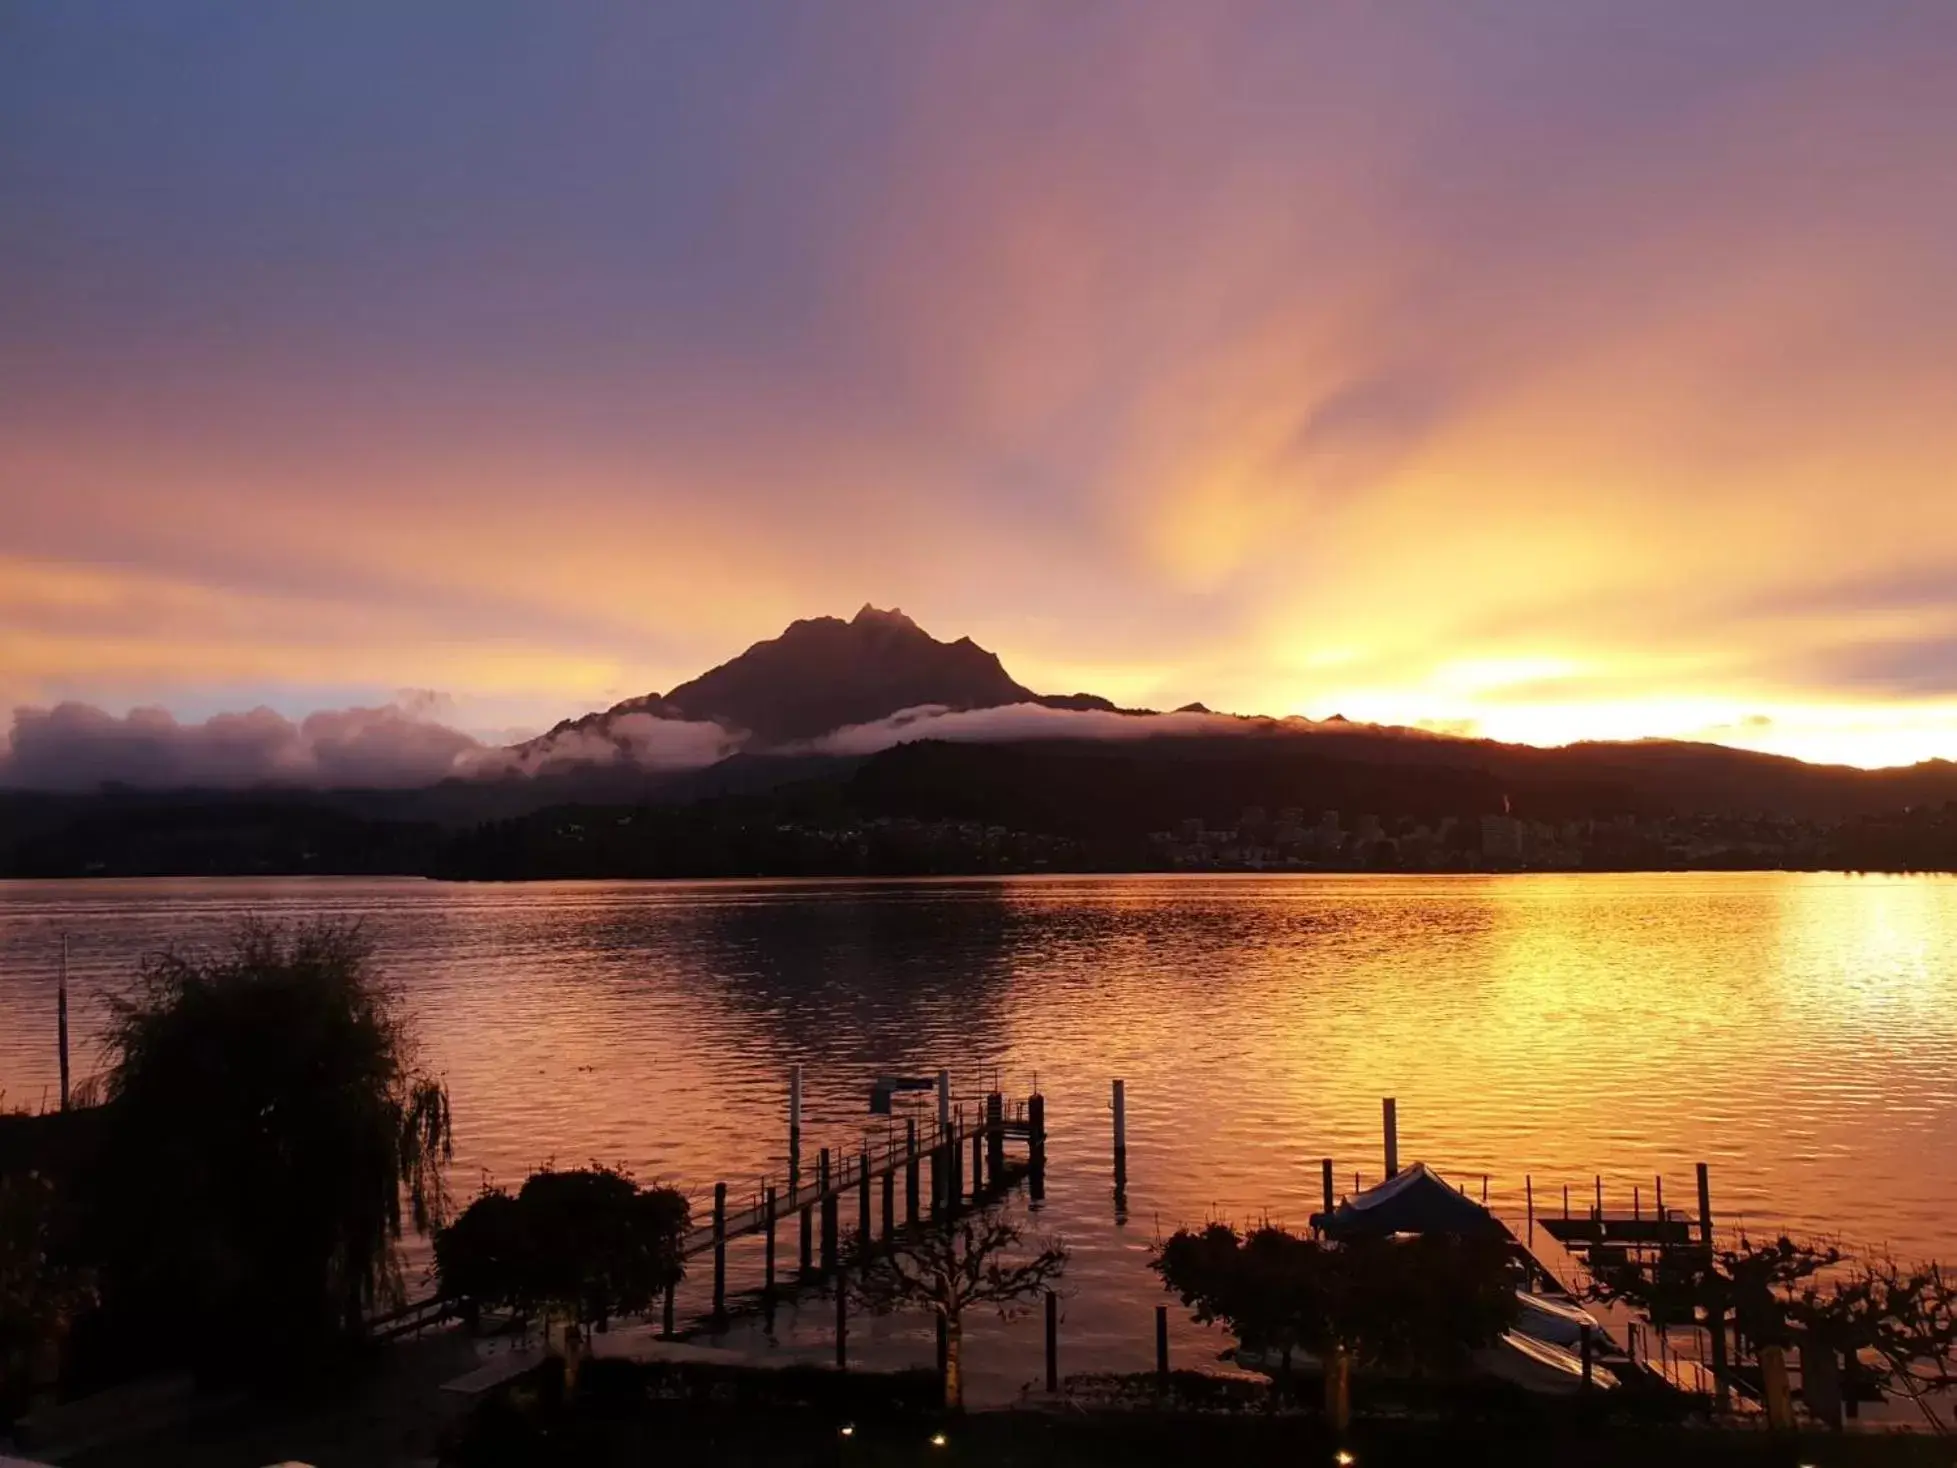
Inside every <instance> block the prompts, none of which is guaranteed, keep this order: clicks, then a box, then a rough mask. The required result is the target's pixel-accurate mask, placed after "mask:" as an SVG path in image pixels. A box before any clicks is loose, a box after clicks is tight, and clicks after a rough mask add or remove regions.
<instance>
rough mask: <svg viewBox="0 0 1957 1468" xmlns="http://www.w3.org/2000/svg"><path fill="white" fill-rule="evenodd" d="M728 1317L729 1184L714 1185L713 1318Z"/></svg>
mask: <svg viewBox="0 0 1957 1468" xmlns="http://www.w3.org/2000/svg"><path fill="white" fill-rule="evenodd" d="M726 1316H727V1184H726V1183H715V1184H714V1185H713V1317H714V1319H715V1320H723V1319H725V1318H726Z"/></svg>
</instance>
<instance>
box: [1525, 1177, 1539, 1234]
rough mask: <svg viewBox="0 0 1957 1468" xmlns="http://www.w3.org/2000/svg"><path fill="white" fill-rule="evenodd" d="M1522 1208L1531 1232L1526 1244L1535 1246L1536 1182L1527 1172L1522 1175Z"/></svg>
mask: <svg viewBox="0 0 1957 1468" xmlns="http://www.w3.org/2000/svg"><path fill="white" fill-rule="evenodd" d="M1522 1206H1523V1210H1524V1216H1525V1217H1526V1218H1527V1220H1528V1225H1527V1226H1528V1231H1529V1232H1528V1237H1527V1238H1526V1239H1525V1240H1524V1242H1526V1243H1531V1244H1533V1243H1534V1242H1535V1241H1536V1180H1535V1178H1534V1177H1532V1176H1530V1175H1529V1174H1528V1173H1526V1172H1525V1173H1524V1174H1523V1175H1522Z"/></svg>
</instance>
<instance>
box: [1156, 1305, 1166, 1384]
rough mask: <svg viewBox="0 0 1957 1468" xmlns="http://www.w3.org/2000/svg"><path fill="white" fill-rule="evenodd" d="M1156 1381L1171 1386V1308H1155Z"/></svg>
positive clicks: (1164, 1306)
mask: <svg viewBox="0 0 1957 1468" xmlns="http://www.w3.org/2000/svg"><path fill="white" fill-rule="evenodd" d="M1155 1379H1156V1380H1157V1381H1158V1382H1160V1383H1161V1385H1162V1386H1163V1387H1164V1388H1165V1389H1166V1388H1167V1387H1168V1385H1169V1307H1168V1306H1167V1305H1157V1306H1156V1307H1155Z"/></svg>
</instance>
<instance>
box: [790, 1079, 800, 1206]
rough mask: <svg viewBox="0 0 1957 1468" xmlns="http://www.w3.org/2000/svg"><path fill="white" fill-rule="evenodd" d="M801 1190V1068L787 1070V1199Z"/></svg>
mask: <svg viewBox="0 0 1957 1468" xmlns="http://www.w3.org/2000/svg"><path fill="white" fill-rule="evenodd" d="M801 1190H802V1067H801V1066H799V1065H791V1066H790V1067H789V1068H788V1199H789V1201H790V1202H791V1203H792V1202H794V1201H795V1195H796V1194H797V1193H798V1192H800V1191H801Z"/></svg>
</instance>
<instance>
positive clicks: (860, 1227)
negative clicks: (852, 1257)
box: [856, 1150, 876, 1269]
mask: <svg viewBox="0 0 1957 1468" xmlns="http://www.w3.org/2000/svg"><path fill="white" fill-rule="evenodd" d="M856 1166H857V1168H858V1175H857V1179H856V1236H857V1240H858V1242H859V1243H861V1244H862V1246H863V1265H864V1268H866V1269H867V1268H868V1267H869V1264H870V1240H871V1239H874V1238H875V1237H876V1230H875V1223H876V1220H875V1219H874V1218H873V1217H872V1216H871V1213H870V1154H869V1152H868V1151H867V1150H866V1151H864V1152H861V1153H859V1154H858V1155H857V1159H856Z"/></svg>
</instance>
